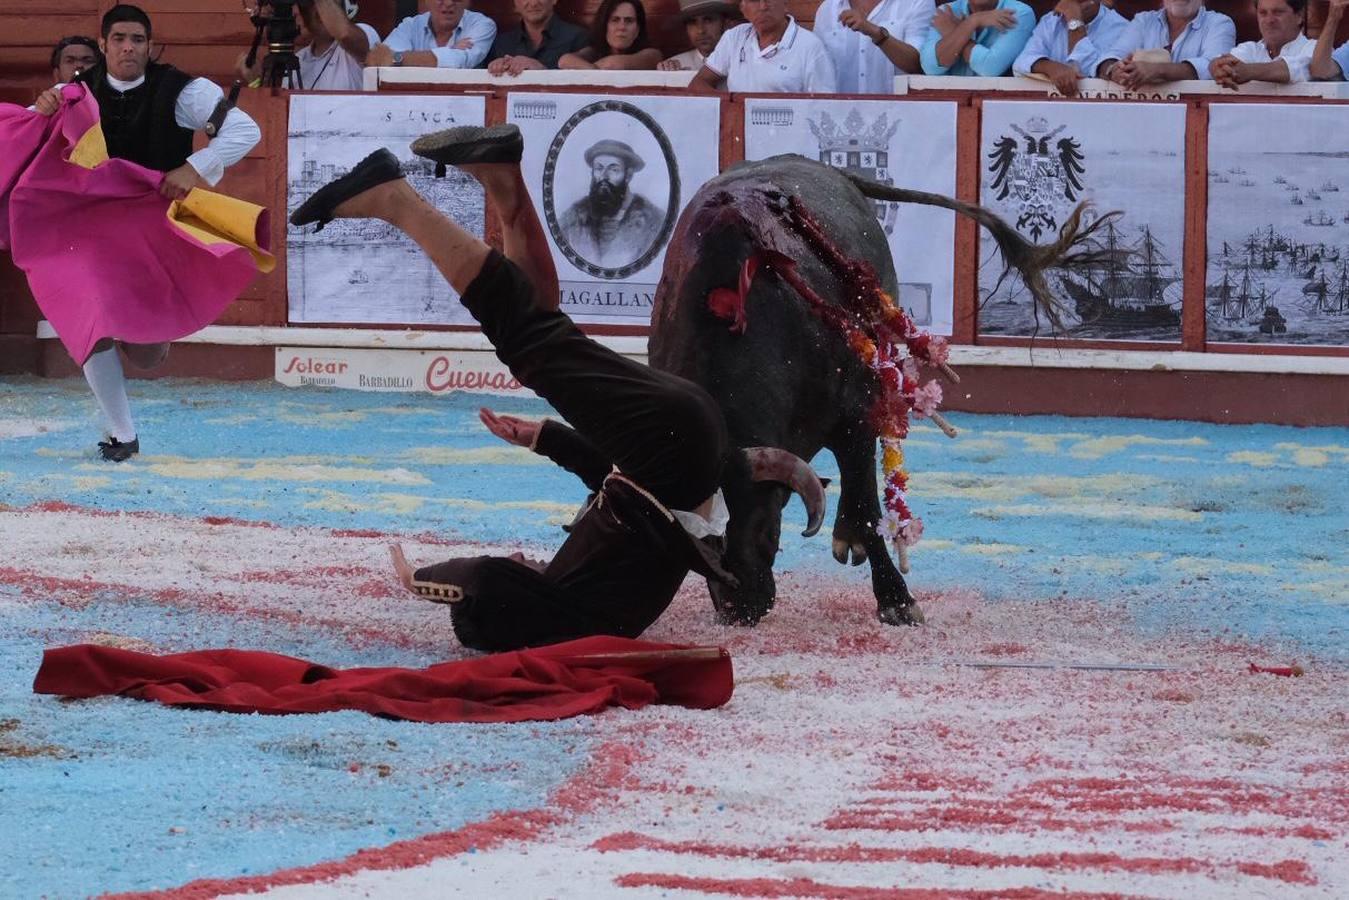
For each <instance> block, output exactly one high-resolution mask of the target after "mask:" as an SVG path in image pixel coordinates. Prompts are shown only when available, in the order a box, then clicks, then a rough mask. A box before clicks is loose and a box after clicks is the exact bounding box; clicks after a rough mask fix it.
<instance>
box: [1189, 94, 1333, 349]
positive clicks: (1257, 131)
mask: <svg viewBox="0 0 1349 900" xmlns="http://www.w3.org/2000/svg"><path fill="white" fill-rule="evenodd" d="M1344 112H1345V110H1344V107H1342V106H1303V105H1299V106H1293V105H1275V104H1262V105H1260V106H1245V105H1241V104H1235V103H1234V104H1223V105H1215V106H1213V107H1210V109H1209V131H1208V141H1209V148H1208V154H1209V163H1208V182H1209V183H1208V241H1207V244H1208V276H1207V278H1206V279H1205V282H1206V284H1207V289H1206V291H1205V293H1206V295H1207V304H1206V317H1205V319H1206V322H1207V331H1208V334H1207V338H1208V340H1210V341H1214V342H1236V343H1279V344H1322V345H1332V346H1340V347H1342V346H1345V345H1346V344H1349V246H1346V240H1345V234H1346V233H1349V173H1346V171H1345V166H1344V161H1345V159H1346V158H1349V140H1347V139H1346V136H1345V130H1344Z"/></svg>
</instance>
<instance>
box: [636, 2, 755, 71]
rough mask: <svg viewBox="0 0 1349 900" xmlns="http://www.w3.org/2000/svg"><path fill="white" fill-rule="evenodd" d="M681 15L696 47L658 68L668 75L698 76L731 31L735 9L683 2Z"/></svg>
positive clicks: (720, 3)
mask: <svg viewBox="0 0 1349 900" xmlns="http://www.w3.org/2000/svg"><path fill="white" fill-rule="evenodd" d="M679 15H680V17H681V18H682V19H683V20H684V30H685V31H686V32H688V36H689V43H690V44H692V45H693V46H692V48H691V49H688V50H685V51H684V52H683V53H680V54H677V55H675V56H672V57H670V58H669V59H667V60H665V61H664V62H662V63H661V64H660V65H658V66H656V68H658V69H663V70H665V71H667V72H677V71H681V70H683V71H686V72H696V71H698V70H699V69H701V68H702V67H703V63H704V62H706V61H707V57H708V56H710V55H711V54H712V50H713V49H715V48H716V46H717V41H719V40H721V35H722V33H723V32H725V31H726V29H727V28H728V27H730V24H731V20H732V19H734V18H735V17H736V15H735V7H733V6H731V4H729V3H726V2H724V0H679Z"/></svg>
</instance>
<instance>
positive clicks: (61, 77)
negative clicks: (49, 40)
mask: <svg viewBox="0 0 1349 900" xmlns="http://www.w3.org/2000/svg"><path fill="white" fill-rule="evenodd" d="M102 61H103V54H102V53H99V52H98V41H96V40H94V39H93V38H91V37H84V36H83V35H78V34H76V35H71V36H70V37H63V38H61V40H60V41H58V42H57V44H56V46H55V47H53V48H52V81H53V82H54V83H55V84H70V83H71V82H72V81H74V80H75V76H76V75H78V74H80V73H81V72H84V71H86V70H88V69H92V68H94V67H95V66H97V65H98V64H99V63H101V62H102Z"/></svg>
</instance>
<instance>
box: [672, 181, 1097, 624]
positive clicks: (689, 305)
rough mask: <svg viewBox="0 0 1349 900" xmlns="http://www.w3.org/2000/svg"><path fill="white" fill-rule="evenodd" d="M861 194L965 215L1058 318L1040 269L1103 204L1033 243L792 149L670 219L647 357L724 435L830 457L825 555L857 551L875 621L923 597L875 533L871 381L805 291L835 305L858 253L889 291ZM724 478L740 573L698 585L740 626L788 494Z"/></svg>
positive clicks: (758, 596) (974, 210) (761, 580)
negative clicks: (730, 580) (697, 390)
mask: <svg viewBox="0 0 1349 900" xmlns="http://www.w3.org/2000/svg"><path fill="white" fill-rule="evenodd" d="M874 199H881V200H888V201H898V202H917V203H924V204H931V205H937V206H942V207H946V208H948V209H952V210H955V211H957V212H959V213H962V214H964V215H968V216H971V217H973V218H975V219H976V220H977V221H979V222H980V223H981V224H983V225H984V226H985V227H987V228H988V229H989V230H990V232H991V233H992V234H993V236H994V238H995V239H996V241H997V242H998V245H999V248H1000V249H1001V251H1002V253H1003V256H1004V259H1005V260H1006V262H1007V264H1008V266H1009V268H1010V267H1015V268H1016V269H1017V270H1019V272H1020V274H1021V276H1022V278H1023V280H1024V281H1025V283H1026V286H1027V287H1028V288H1029V290H1030V291H1031V293H1032V295H1033V296H1034V297H1035V300H1036V304H1037V308H1039V309H1041V310H1043V311H1044V312H1045V313H1046V314H1047V315H1048V317H1049V318H1050V319H1051V320H1052V321H1054V322H1056V323H1058V322H1059V321H1060V320H1059V315H1060V312H1061V310H1060V307H1059V304H1058V303H1057V301H1055V300H1054V298H1053V297H1052V295H1051V293H1050V291H1049V290H1048V287H1047V284H1046V281H1045V278H1044V270H1045V269H1046V268H1048V267H1050V266H1056V265H1057V266H1065V267H1077V266H1081V265H1090V264H1092V262H1093V261H1094V258H1095V257H1096V256H1097V255H1099V252H1100V251H1099V249H1098V247H1099V245H1098V244H1096V243H1095V242H1094V239H1093V234H1094V233H1095V231H1096V230H1097V229H1098V228H1099V227H1100V226H1101V225H1102V224H1103V223H1104V221H1106V220H1107V219H1109V218H1111V217H1113V215H1114V214H1111V215H1110V216H1102V217H1101V218H1099V219H1097V220H1096V221H1095V222H1093V223H1091V224H1089V225H1085V226H1084V225H1083V212H1084V207H1082V206H1079V207H1078V209H1077V210H1076V211H1075V212H1074V213H1073V215H1072V216H1070V217H1069V219H1068V220H1067V221H1066V222H1065V224H1064V227H1063V229H1062V230H1061V232H1060V236H1059V240H1058V241H1057V243H1055V244H1052V245H1049V246H1044V247H1041V246H1035V245H1032V244H1029V243H1027V242H1026V241H1025V240H1024V239H1023V238H1021V236H1020V235H1018V234H1017V233H1016V231H1015V230H1014V229H1013V228H1011V226H1009V225H1008V224H1007V223H1005V222H1004V221H1002V220H1001V219H1000V218H998V217H997V216H995V215H993V214H992V213H990V212H988V211H987V210H985V209H983V208H981V207H978V206H975V205H972V204H967V203H963V202H960V201H957V200H953V199H951V198H949V197H944V196H941V195H938V194H928V193H924V192H920V191H908V190H902V189H896V188H890V187H887V186H885V185H881V184H878V183H875V182H871V181H867V180H865V179H862V178H858V177H856V176H853V175H850V174H848V173H845V172H843V171H841V170H838V169H835V168H832V167H830V166H826V165H824V164H822V163H818V162H815V161H812V160H808V159H806V158H804V157H800V156H778V157H773V158H771V159H767V160H763V161H759V162H749V163H741V164H739V165H736V166H734V167H732V168H730V169H728V170H727V171H726V172H725V173H723V174H722V175H720V176H718V177H717V178H714V179H712V180H711V181H709V182H708V183H707V184H705V185H704V186H703V187H702V188H701V189H700V190H699V191H698V192H697V193H696V194H695V195H694V196H693V198H692V199H691V200H690V202H689V204H688V206H687V207H686V208H685V209H684V212H683V214H682V215H681V216H680V219H679V222H678V224H677V225H676V226H675V230H674V234H673V236H672V238H671V240H670V244H669V246H668V248H667V250H666V255H665V266H664V269H663V271H662V273H661V279H660V284H659V286H658V288H657V290H656V297H655V303H654V309H653V311H652V320H651V334H650V338H649V342H648V353H649V358H650V362H651V365H653V366H654V367H656V368H658V369H663V370H665V371H668V372H672V373H674V374H676V375H680V376H682V377H684V378H687V379H689V380H691V381H693V382H695V383H696V384H699V385H701V386H702V387H703V388H704V389H706V390H707V391H708V393H710V394H711V395H712V397H713V398H714V399H715V400H716V401H717V402H718V403H719V404H720V405H721V408H722V411H723V412H724V414H725V417H726V423H727V425H728V427H729V429H730V437H731V440H732V442H733V443H734V444H737V445H739V446H742V447H746V446H772V447H781V448H784V449H786V450H789V451H791V452H792V453H794V454H796V455H797V456H799V457H800V458H802V459H806V460H809V459H811V458H813V457H814V456H815V454H816V453H818V452H819V451H820V450H821V449H823V448H826V447H827V448H828V449H829V450H830V451H831V452H832V453H833V454H834V458H835V459H836V460H837V462H838V469H839V478H840V496H839V503H838V509H837V512H836V514H835V519H834V527H833V555H834V558H835V559H836V560H838V561H839V562H840V563H849V562H850V563H851V564H852V565H861V564H862V563H864V562H869V563H870V564H871V581H872V589H873V591H874V593H875V597H876V603H877V614H878V616H879V618H880V619H881V621H883V622H886V623H889V624H892V625H901V624H908V625H912V624H918V623H920V622H921V621H922V613H921V610H920V609H919V607H918V605H917V604H916V603H915V601H914V598H913V596H912V594H910V592H909V589H908V585H907V584H906V583H905V580H904V578H903V576H902V575H901V574H900V571H899V568H898V567H897V566H896V565H895V563H894V561H893V560H892V559H891V557H890V554H889V552H888V549H887V546H886V544H887V541H886V538H884V537H883V536H882V535H881V534H880V533H879V532H878V531H877V524H878V522H879V521H880V517H881V509H880V500H879V498H878V495H877V484H876V471H877V467H876V445H877V433H876V431H875V429H874V427H873V426H872V425H871V423H870V422H869V419H868V413H869V411H870V409H871V408H872V401H873V398H874V396H875V394H876V391H877V390H878V383H877V379H876V377H875V375H874V374H873V372H872V371H871V370H870V369H869V368H868V367H866V366H865V365H864V364H863V363H862V362H861V360H860V359H859V358H858V356H857V355H856V354H855V353H854V352H853V351H852V350H851V349H850V348H849V346H848V344H847V342H846V341H845V339H844V337H843V336H842V335H841V334H840V333H839V331H838V330H837V329H836V328H835V327H833V326H831V325H830V324H828V323H827V322H826V321H825V320H824V319H822V318H821V317H820V316H818V315H815V314H813V313H812V311H811V306H810V304H809V303H808V302H807V300H806V298H805V297H804V296H803V294H809V293H810V292H811V291H813V292H814V293H815V294H816V302H818V301H819V299H820V298H823V300H824V302H825V303H829V304H834V305H838V306H840V307H844V308H846V307H847V303H848V300H849V296H848V292H850V291H854V290H856V278H855V277H853V276H856V273H857V272H858V271H861V272H863V273H865V272H866V271H867V270H868V269H867V267H868V266H869V269H870V271H871V272H872V273H873V274H872V275H871V276H870V277H873V278H875V279H879V283H880V286H881V288H882V289H883V290H885V291H886V292H887V293H888V294H889V295H890V296H891V297H895V296H898V295H897V286H898V285H897V280H896V277H895V270H894V265H893V263H892V261H891V256H890V248H889V245H888V243H887V240H886V236H885V234H884V232H883V231H882V229H881V227H880V226H879V224H878V222H877V220H876V213H875V209H874V206H873V203H872V200H874ZM1093 248H1097V249H1093ZM849 273H852V275H851V276H850V274H849ZM722 490H723V493H724V495H725V499H726V505H727V508H728V510H729V512H730V521H729V524H728V526H727V531H726V546H725V551H724V554H723V562H724V565H725V566H726V568H727V569H728V570H729V571H730V572H731V573H732V574H733V575H735V576H736V578H737V579H738V581H739V584H738V586H734V587H730V586H727V585H725V584H721V583H714V582H710V581H709V583H708V588H709V591H710V593H711V595H712V600H713V605H714V606H715V608H716V611H717V615H718V617H719V619H720V620H721V621H723V622H726V623H738V624H749V625H752V624H754V623H756V622H758V621H759V619H761V618H762V617H763V616H764V615H766V614H767V613H768V611H769V610H770V609H771V608H772V606H773V603H774V599H775V595H776V587H775V584H774V580H773V560H774V557H775V556H776V554H777V552H778V540H779V535H780V531H781V526H782V509H783V507H784V506H785V505H786V503H787V500H788V499H789V498H790V496H791V492H790V490H789V488H788V487H787V486H786V485H784V484H782V483H780V482H776V481H756V480H754V479H753V478H751V477H749V475H748V473H747V472H746V471H745V470H744V469H743V468H740V469H736V468H728V471H727V473H726V474H725V476H724V478H723V483H722ZM815 527H818V526H815ZM809 533H811V530H810V529H809V528H808V529H807V534H809Z"/></svg>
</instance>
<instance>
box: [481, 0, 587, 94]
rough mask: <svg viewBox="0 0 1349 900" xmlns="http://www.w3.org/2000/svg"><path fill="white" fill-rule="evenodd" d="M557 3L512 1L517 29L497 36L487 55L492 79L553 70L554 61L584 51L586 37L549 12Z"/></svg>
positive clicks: (554, 0) (575, 26)
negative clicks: (516, 17) (534, 71)
mask: <svg viewBox="0 0 1349 900" xmlns="http://www.w3.org/2000/svg"><path fill="white" fill-rule="evenodd" d="M556 6H557V0H515V11H516V12H517V13H519V15H520V25H519V27H516V28H507V29H504V30H502V31H498V32H497V36H496V40H495V41H493V42H492V50H491V52H490V53H488V54H487V71H489V72H491V73H492V74H493V75H519V74H520V73H521V72H524V71H526V70H528V69H556V68H557V63H558V60H560V59H561V58H562V57H563V56H565V55H566V54H568V53H575V52H576V51H578V50H582V49H584V48H585V46H586V43H587V42H588V41H589V37H588V36H587V35H586V30H585V29H584V28H582V27H581V26H580V25H573V24H572V23H571V22H568V21H567V20H566V19H564V18H562V17H561V16H559V15H557V14H556V13H555V12H554V11H553V10H554V8H555V7H556Z"/></svg>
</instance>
